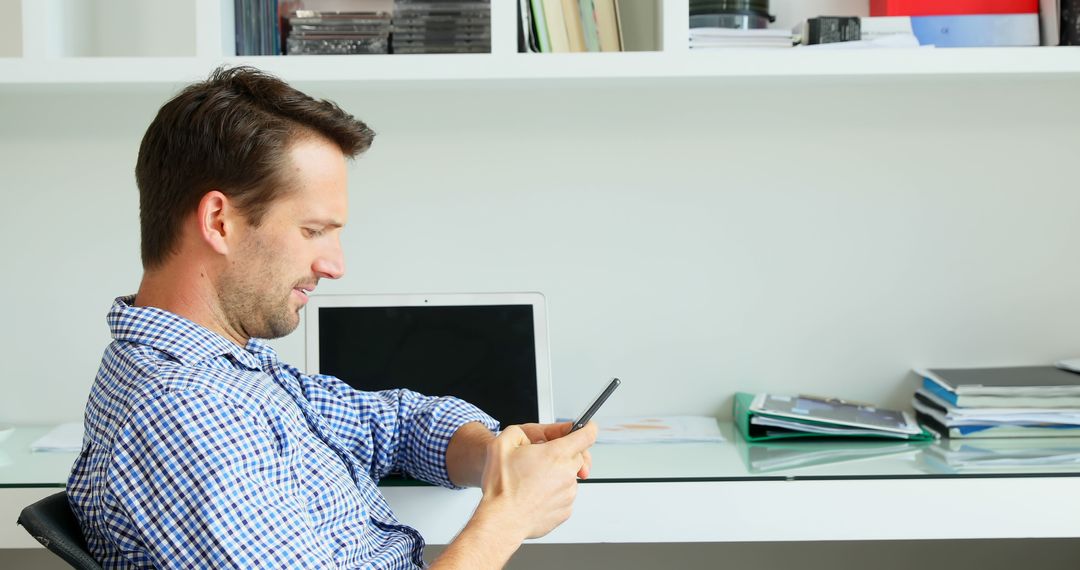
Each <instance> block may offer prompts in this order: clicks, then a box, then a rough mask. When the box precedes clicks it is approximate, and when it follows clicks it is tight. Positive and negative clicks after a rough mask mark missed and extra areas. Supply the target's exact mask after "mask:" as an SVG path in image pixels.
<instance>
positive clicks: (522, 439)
mask: <svg viewBox="0 0 1080 570" xmlns="http://www.w3.org/2000/svg"><path fill="white" fill-rule="evenodd" d="M498 440H502V441H505V442H506V444H507V445H509V446H511V447H521V446H523V445H528V444H529V443H531V440H529V436H528V435H527V434H526V433H525V430H523V429H521V427H520V426H509V427H507V428H506V429H504V430H503V431H502V433H501V434H499V437H498V438H496V441H498Z"/></svg>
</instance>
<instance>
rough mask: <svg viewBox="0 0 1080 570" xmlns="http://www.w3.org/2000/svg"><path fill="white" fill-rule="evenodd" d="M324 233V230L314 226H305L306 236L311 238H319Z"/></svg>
mask: <svg viewBox="0 0 1080 570" xmlns="http://www.w3.org/2000/svg"><path fill="white" fill-rule="evenodd" d="M322 234H323V232H322V230H316V229H312V228H304V236H305V237H309V238H317V237H319V236H321V235H322Z"/></svg>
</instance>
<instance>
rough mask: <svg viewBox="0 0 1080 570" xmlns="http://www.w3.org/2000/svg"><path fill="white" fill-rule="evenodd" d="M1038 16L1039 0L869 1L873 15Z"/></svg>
mask: <svg viewBox="0 0 1080 570" xmlns="http://www.w3.org/2000/svg"><path fill="white" fill-rule="evenodd" d="M1038 13H1039V0H870V15H871V16H953V15H959V14H1038Z"/></svg>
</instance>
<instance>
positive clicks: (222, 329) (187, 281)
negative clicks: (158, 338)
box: [132, 264, 248, 347]
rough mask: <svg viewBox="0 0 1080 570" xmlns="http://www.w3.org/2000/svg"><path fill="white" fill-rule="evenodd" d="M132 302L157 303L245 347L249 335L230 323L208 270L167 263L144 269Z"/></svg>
mask: <svg viewBox="0 0 1080 570" xmlns="http://www.w3.org/2000/svg"><path fill="white" fill-rule="evenodd" d="M132 305H134V306H137V307H156V308H158V309H163V310H166V311H169V312H170V313H173V314H175V315H179V316H181V317H184V318H185V319H187V320H189V321H191V322H193V323H195V324H198V325H202V326H204V327H206V328H207V329H209V330H211V331H213V332H215V333H217V334H219V335H221V336H223V337H225V338H226V339H228V340H230V341H232V342H234V343H236V344H237V345H239V346H241V347H244V346H247V341H248V339H247V338H246V337H244V336H243V335H242V334H240V333H239V332H237V331H235V330H234V329H233V327H231V326H229V322H228V319H226V318H225V314H224V311H222V310H221V304H220V302H219V300H218V297H217V293H216V288H215V287H214V284H213V282H212V281H211V279H210V277H209V272H208V271H206V270H205V269H204V268H198V267H179V266H177V264H166V265H164V266H162V267H160V268H155V269H153V270H149V271H146V272H145V273H143V278H142V282H141V283H140V284H139V291H138V292H137V293H136V294H135V300H134V302H132Z"/></svg>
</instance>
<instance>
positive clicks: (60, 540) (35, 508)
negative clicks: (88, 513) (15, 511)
mask: <svg viewBox="0 0 1080 570" xmlns="http://www.w3.org/2000/svg"><path fill="white" fill-rule="evenodd" d="M18 523H19V524H21V525H22V526H23V528H25V529H26V532H29V533H30V535H31V536H33V537H34V538H36V539H37V541H38V542H40V543H41V544H42V545H43V546H44V547H45V548H48V549H49V550H51V551H53V553H54V554H56V555H57V556H59V557H60V558H63V559H64V561H65V562H67V563H68V564H71V565H72V566H74V567H75V568H79V569H80V570H101V565H100V564H98V562H97V560H94V557H93V556H90V552H89V550H88V549H87V548H86V539H84V538H83V534H82V529H81V528H79V521H77V520H75V514H74V513H72V512H71V505H69V504H68V499H67V493H66V492H64V491H61V492H59V493H56V494H55V495H49V496H48V497H45V498H44V499H42V500H40V501H38V502H36V503H34V504H32V505H30V506H29V507H26V508H25V509H23V510H22V513H20V514H19V521H18Z"/></svg>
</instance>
